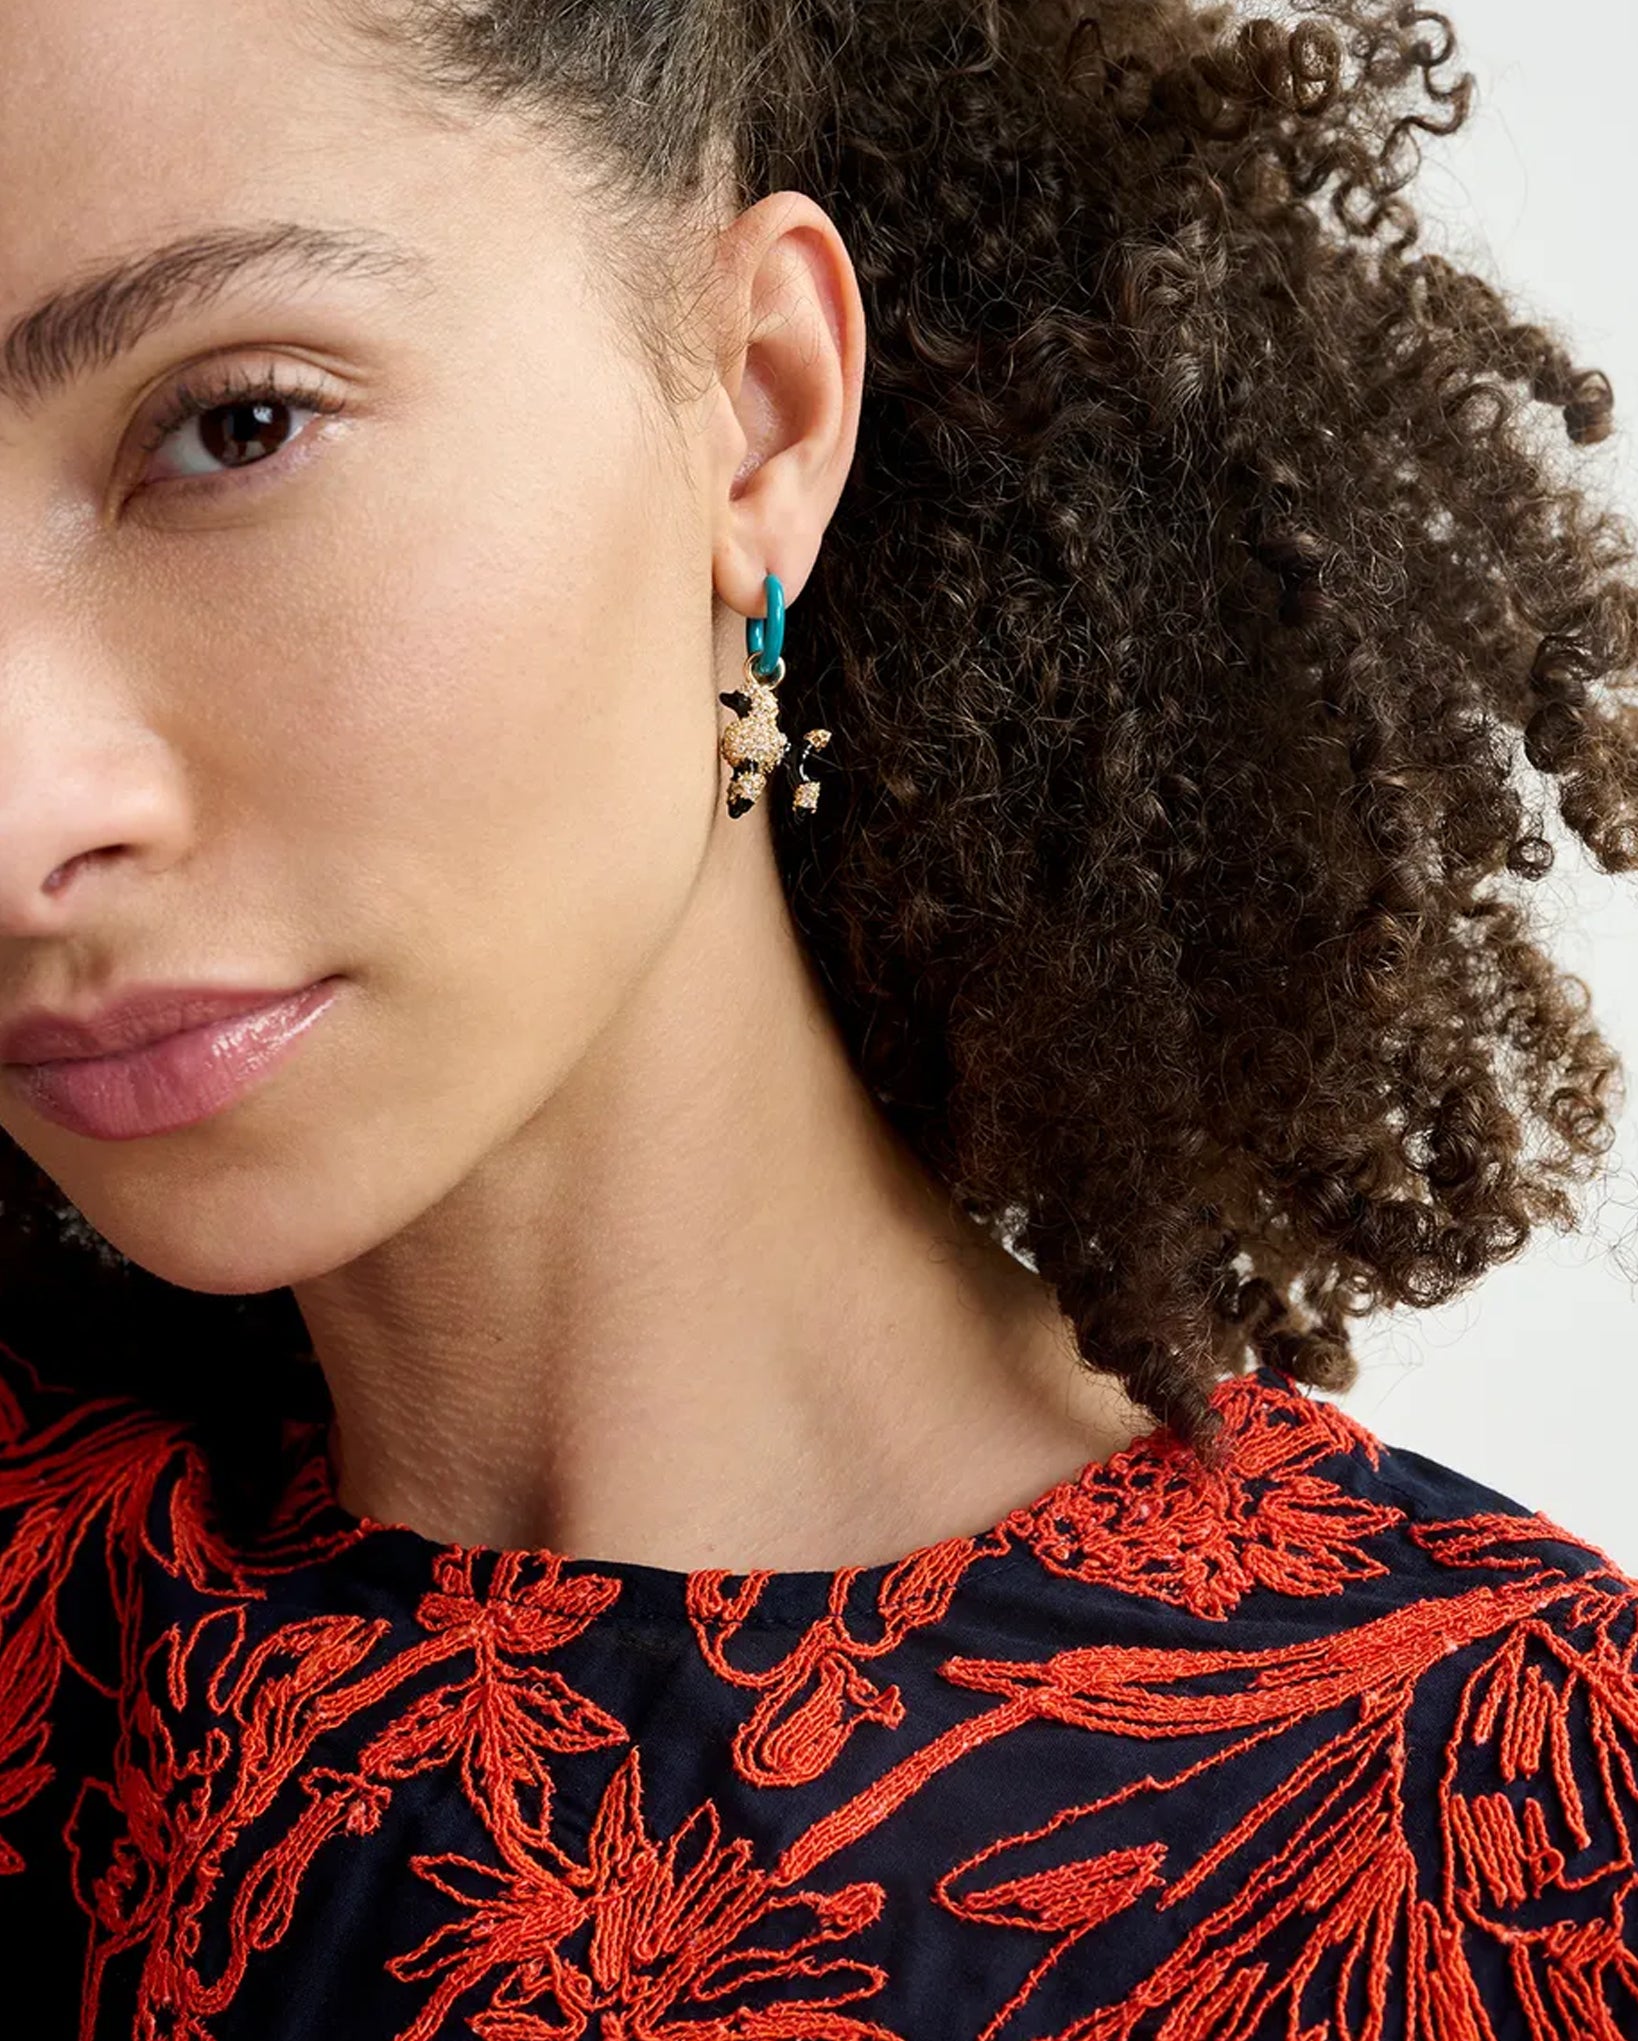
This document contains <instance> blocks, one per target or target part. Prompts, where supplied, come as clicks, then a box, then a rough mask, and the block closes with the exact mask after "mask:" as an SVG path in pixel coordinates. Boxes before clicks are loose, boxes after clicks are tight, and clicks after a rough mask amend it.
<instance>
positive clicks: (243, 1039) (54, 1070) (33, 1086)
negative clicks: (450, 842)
mask: <svg viewBox="0 0 1638 2041" xmlns="http://www.w3.org/2000/svg"><path fill="white" fill-rule="evenodd" d="M341 985H342V980H341V979H340V978H322V979H319V980H318V981H316V982H315V983H314V984H312V985H308V986H305V987H304V988H303V989H302V990H301V991H299V992H292V993H285V994H283V995H281V996H280V997H278V998H277V999H275V1000H274V1001H273V1002H272V1003H271V1004H268V1005H265V1006H261V1007H256V1008H254V1009H252V1010H251V1011H249V1012H243V1011H241V1012H239V1013H237V1014H234V1015H231V1016H228V1017H225V1018H215V1019H207V1020H204V1021H203V1023H202V1024H199V1025H193V1026H182V1027H180V1029H179V1031H174V1032H172V1033H170V1034H167V1035H165V1036H163V1038H162V1039H159V1040H154V1039H152V1037H153V1032H154V1021H153V1016H152V1011H151V1010H150V1012H149V1015H148V1018H147V1025H146V1026H140V1025H139V1026H137V1028H136V1033H137V1035H138V1038H139V1039H140V1038H141V1037H142V1036H146V1037H148V1039H147V1041H146V1045H145V1046H143V1047H140V1048H129V1049H125V1050H123V1051H121V1052H119V1053H117V1054H113V1055H86V1054H85V1053H84V1050H83V1047H80V1048H76V1046H74V1041H75V1038H74V1037H73V1036H72V1034H71V1033H70V1035H69V1036H68V1037H66V1038H65V1037H64V1036H63V1035H62V1034H59V1035H57V1036H56V1037H54V1038H51V1039H53V1040H54V1041H55V1044H56V1058H55V1059H54V1060H49V1061H36V1062H32V1063H29V1062H13V1063H8V1064H6V1065H5V1066H4V1076H5V1079H6V1082H7V1083H8V1084H10V1085H11V1086H12V1087H13V1088H14V1089H15V1090H16V1091H17V1092H19V1093H20V1095H21V1096H22V1097H23V1099H24V1100H25V1101H26V1102H27V1104H28V1105H30V1106H31V1107H32V1108H33V1110H34V1111H35V1112H37V1113H39V1114H40V1116H41V1117H42V1118H43V1119H47V1120H53V1121H55V1122H56V1123H57V1125H59V1126H62V1127H67V1128H68V1129H69V1130H70V1131H71V1132H72V1133H76V1134H86V1135H89V1136H90V1137H91V1138H92V1139H94V1140H98V1141H132V1140H136V1139H138V1138H140V1137H141V1136H143V1135H145V1134H166V1133H171V1132H174V1131H175V1130H176V1129H177V1128H179V1127H188V1126H192V1125H194V1124H195V1123H196V1122H197V1121H199V1120H204V1119H208V1118H209V1117H210V1116H211V1115H212V1114H213V1113H217V1112H220V1111H221V1110H222V1109H223V1108H224V1107H225V1106H227V1105H229V1104H231V1103H232V1102H233V1101H234V1100H235V1099H237V1098H239V1097H241V1096H242V1095H243V1094H244V1093H245V1092H246V1091H248V1090H249V1089H250V1088H251V1087H252V1086H253V1085H255V1084H256V1083H258V1082H259V1081H260V1080H261V1079H262V1078H263V1077H265V1076H267V1075H269V1074H270V1073H271V1072H272V1070H273V1069H274V1068H276V1066H277V1065H278V1064H280V1063H282V1062H283V1060H284V1059H285V1057H286V1056H287V1055H289V1054H290V1053H291V1052H292V1051H293V1050H294V1049H295V1048H296V1046H297V1045H298V1044H299V1043H300V1042H301V1040H302V1039H303V1038H304V1037H305V1036H306V1034H307V1033H308V1031H309V1030H310V1029H311V1027H312V1026H313V1024H314V1022H315V1021H317V1020H318V1019H319V1017H320V1015H322V1014H324V1013H325V1012H327V1011H328V1010H329V1008H330V1006H331V1005H332V1004H333V1002H334V1001H335V998H336V996H337V994H338V993H339V992H340V990H341ZM252 996H253V995H252ZM198 997H202V998H204V999H205V1000H207V1001H208V1000H210V999H212V998H214V1000H215V1002H216V1005H217V1007H218V1009H219V1008H220V1006H221V1005H222V1004H225V1003H227V1000H226V997H225V996H224V995H222V994H216V995H209V994H205V995H196V998H198ZM244 997H245V995H243V994H241V995H240V996H239V1001H238V1003H239V1004H240V1005H241V1007H242V1005H243V1000H244ZM195 1011H196V1012H197V1011H198V1009H197V1007H196V1009H195ZM206 1011H207V1012H208V1006H207V1008H206ZM177 1012H178V1013H179V1014H180V1015H181V1017H182V1019H184V1020H185V1019H187V1018H188V1017H189V1016H188V1015H187V1013H186V1009H185V1007H179V1008H178V1009H177ZM21 1035H22V1031H19V1036H21ZM16 1039H17V1038H14V1037H12V1036H8V1037H6V1038H5V1041H4V1043H3V1045H0V1046H3V1047H4V1048H5V1049H6V1050H8V1051H9V1052H10V1053H12V1054H13V1055H15V1054H16ZM45 1039H47V1038H46V1036H45V1034H44V1027H43V1024H42V1028H41V1030H40V1032H39V1033H37V1034H36V1036H35V1038H34V1040H33V1041H30V1042H27V1043H26V1046H27V1047H29V1048H30V1049H32V1050H33V1052H34V1053H35V1054H36V1055H38V1053H39V1050H38V1047H37V1046H36V1044H37V1043H38V1042H40V1041H42V1040H45ZM78 1039H79V1040H81V1041H83V1037H80V1038H78Z"/></svg>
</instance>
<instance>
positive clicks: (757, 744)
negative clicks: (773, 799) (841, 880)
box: [717, 574, 830, 816]
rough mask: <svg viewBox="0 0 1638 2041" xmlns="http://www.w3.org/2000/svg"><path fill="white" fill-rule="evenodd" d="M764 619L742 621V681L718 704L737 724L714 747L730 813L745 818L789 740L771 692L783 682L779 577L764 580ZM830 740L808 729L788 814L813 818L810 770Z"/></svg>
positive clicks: (814, 786)
mask: <svg viewBox="0 0 1638 2041" xmlns="http://www.w3.org/2000/svg"><path fill="white" fill-rule="evenodd" d="M762 585H763V595H764V605H765V608H766V611H767V614H766V615H765V616H760V617H747V618H746V620H745V678H744V683H743V685H742V686H740V687H737V688H735V689H733V690H732V692H731V693H727V694H719V695H718V696H717V700H718V701H719V702H721V703H722V705H723V707H724V708H727V709H732V710H733V712H734V717H735V720H734V721H733V722H732V723H730V724H729V725H728V727H727V728H726V729H725V730H724V731H723V733H722V735H721V738H720V739H719V741H718V749H719V751H720V752H721V754H722V757H723V760H724V762H725V763H726V764H728V765H730V766H732V767H733V777H732V779H731V780H730V781H729V783H728V813H729V814H730V815H734V816H739V815H748V814H749V813H750V811H751V810H752V809H753V808H754V807H755V806H756V804H757V802H758V800H759V799H760V798H761V796H762V793H763V790H764V789H765V788H766V786H767V784H768V780H769V778H770V776H771V775H772V773H773V772H774V770H775V768H776V767H777V766H779V765H781V764H782V763H784V760H785V754H786V752H787V751H788V750H789V748H790V739H789V738H788V737H787V736H786V735H785V733H784V731H783V730H781V729H780V727H779V702H778V698H777V697H776V695H775V693H774V690H775V689H776V688H777V687H778V685H779V683H780V682H781V681H782V680H783V679H784V678H785V661H784V658H783V657H782V653H783V650H784V644H785V590H784V587H783V585H782V584H781V582H780V579H779V576H778V575H777V574H769V575H766V576H765V577H764V579H763V584H762ZM829 742H830V732H829V731H828V730H807V731H804V732H803V734H802V740H801V743H800V744H799V746H798V748H797V753H796V766H795V773H796V784H795V785H794V786H793V787H792V788H791V812H792V813H793V814H796V815H811V814H812V813H813V811H814V810H815V809H816V808H817V807H818V805H819V786H818V782H817V781H816V780H815V779H814V777H813V775H812V774H811V772H810V771H809V770H808V767H809V765H810V764H811V762H812V759H813V754H814V753H815V752H816V751H823V749H824V748H825V746H826V745H827V744H828V743H829Z"/></svg>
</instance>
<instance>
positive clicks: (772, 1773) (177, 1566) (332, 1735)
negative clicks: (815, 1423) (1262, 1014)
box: [0, 1348, 1638, 2041]
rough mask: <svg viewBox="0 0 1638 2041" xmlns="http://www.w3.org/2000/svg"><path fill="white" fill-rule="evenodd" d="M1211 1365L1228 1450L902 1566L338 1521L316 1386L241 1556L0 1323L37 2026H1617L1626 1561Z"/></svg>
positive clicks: (1022, 2029)
mask: <svg viewBox="0 0 1638 2041" xmlns="http://www.w3.org/2000/svg"><path fill="white" fill-rule="evenodd" d="M1216 1400H1217V1402H1218V1406H1219V1408H1220V1409H1221V1410H1222V1412H1223V1415H1224V1418H1225V1420H1226V1423H1227V1426H1228V1433H1229V1438H1230V1442H1231V1449H1232V1450H1231V1454H1230V1459H1229V1464H1228V1466H1227V1467H1226V1468H1225V1469H1224V1471H1222V1472H1221V1473H1219V1474H1215V1475H1213V1474H1208V1473H1206V1472H1205V1471H1204V1470H1201V1469H1199V1468H1198V1467H1196V1466H1194V1464H1193V1463H1192V1462H1191V1461H1189V1459H1188V1458H1187V1456H1186V1455H1184V1454H1183V1453H1182V1452H1181V1450H1180V1449H1179V1448H1178V1447H1177V1446H1176V1443H1175V1441H1172V1440H1170V1439H1169V1438H1168V1437H1167V1435H1165V1434H1164V1433H1158V1434H1156V1435H1154V1436H1153V1437H1151V1438H1149V1439H1146V1440H1142V1441H1139V1442H1138V1443H1137V1444H1136V1445H1135V1446H1133V1447H1131V1448H1129V1449H1128V1450H1127V1451H1126V1452H1124V1453H1122V1454H1121V1455H1119V1456H1117V1458H1116V1459H1114V1460H1112V1461H1111V1462H1109V1463H1107V1464H1105V1465H1103V1466H1095V1467H1090V1468H1088V1469H1086V1470H1084V1471H1083V1473H1082V1474H1081V1475H1080V1476H1079V1477H1077V1478H1076V1479H1074V1480H1072V1481H1068V1482H1065V1483H1062V1484H1060V1485H1059V1486H1058V1487H1057V1488H1055V1489H1054V1490H1053V1491H1052V1492H1051V1493H1050V1494H1049V1495H1047V1496H1044V1497H1042V1498H1041V1499H1040V1500H1039V1501H1038V1502H1037V1503H1035V1504H1033V1505H1031V1506H1029V1507H1027V1508H1023V1509H1019V1510H1015V1511H1013V1512H1012V1513H1011V1514H1010V1515H1009V1516H1008V1517H1007V1518H1006V1519H1005V1520H1004V1521H1003V1522H1002V1523H1001V1524H1000V1525H998V1526H996V1527H995V1528H994V1529H993V1530H991V1531H989V1532H985V1533H982V1534H979V1535H975V1536H972V1537H958V1538H951V1539H947V1540H944V1541H942V1542H940V1543H938V1544H935V1545H933V1546H930V1547H928V1548H926V1549H925V1550H924V1551H921V1552H918V1553H914V1554H912V1555H910V1557H909V1558H907V1559H906V1560H904V1561H902V1562H900V1563H899V1564H897V1565H895V1566H891V1567H877V1568H868V1567H867V1568H843V1569H841V1570H839V1571H838V1572H837V1573H836V1574H834V1575H829V1576H823V1575H818V1574H813V1575H784V1576H781V1575H779V1574H771V1573H765V1572H759V1573H752V1574H749V1575H746V1576H743V1577H740V1576H733V1575H729V1574H725V1573H722V1572H703V1571H702V1572H700V1573H696V1574H691V1575H667V1574H663V1573H658V1572H656V1571H655V1570H652V1569H641V1568H626V1567H622V1566H619V1565H614V1564H607V1565H597V1564H595V1563H591V1562H580V1561H573V1560H566V1559H564V1558H563V1557H562V1556H561V1555H556V1554H552V1553H548V1552H535V1553H495V1552H487V1551H483V1550H469V1549H462V1548H457V1547H438V1546H435V1545H432V1544H431V1543H430V1542H429V1541H426V1540H423V1539H419V1538H417V1537H416V1535H415V1534H414V1533H413V1532H407V1531H401V1530H396V1529H393V1528H391V1527H386V1526H371V1525H360V1524H358V1523H357V1522H356V1520H351V1521H350V1520H348V1519H347V1518H346V1516H345V1513H344V1512H341V1511H340V1510H339V1508H338V1506H337V1504H336V1503H335V1499H334V1496H333V1492H332V1491H331V1489H330V1487H329V1484H328V1480H327V1478H326V1474H325V1471H324V1468H323V1466H322V1464H321V1463H322V1453H321V1448H320V1444H319V1440H318V1436H317V1434H316V1432H315V1433H314V1434H312V1435H310V1436H309V1435H305V1434H303V1433H302V1432H301V1431H300V1429H299V1428H295V1429H293V1431H292V1433H291V1436H292V1438H293V1440H294V1441H295V1443H296V1445H297V1447H298V1449H299V1451H298V1458H297V1460H296V1463H295V1465H294V1470H293V1475H292V1479H291V1482H290V1485H289V1488H288V1490H287V1492H286V1494H285V1496H284V1497H283V1499H282V1502H281V1505H280V1508H279V1511H278V1512H277V1515H276V1517H275V1518H274V1520H273V1521H272V1522H270V1523H269V1524H267V1525H266V1526H265V1530H264V1533H263V1534H260V1535H258V1536H256V1537H255V1538H254V1539H253V1540H250V1541H248V1542H246V1543H244V1544H243V1545H241V1546H238V1547H234V1546H232V1545H230V1543H229V1542H228V1541H227V1540H226V1539H225V1538H224V1537H223V1535H222V1533H221V1531H220V1529H219V1527H218V1523H217V1519H216V1517H215V1514H214V1513H213V1507H212V1489H211V1481H210V1470H209V1468H208V1467H207V1465H206V1463H205V1461H204V1459H203V1457H202V1455H201V1453H200V1452H199V1449H198V1448H197V1446H196V1445H195V1444H194V1442H193V1441H192V1440H191V1439H190V1437H189V1436H188V1435H187V1433H186V1432H185V1430H184V1429H183V1428H181V1427H178V1426H175V1425H172V1424H168V1423H166V1422H163V1421H161V1420H160V1419H159V1418H157V1417H156V1416H154V1415H152V1414H151V1413H145V1412H143V1411H141V1410H140V1409H138V1408H136V1407H135V1406H133V1405H131V1404H129V1403H126V1402H122V1401H115V1400H111V1399H110V1400H104V1401H102V1402H100V1403H97V1404H87V1405H84V1406H81V1407H74V1406H73V1405H71V1404H70V1403H69V1402H68V1401H67V1400H66V1399H64V1398H62V1397H59V1396H56V1395H55V1394H54V1393H52V1392H50V1391H49V1390H47V1389H46V1388H44V1387H43V1386H42V1385H40V1384H38V1383H35V1382H34V1381H33V1380H32V1378H31V1375H30V1371H29V1370H27V1369H26V1368H25V1367H24V1366H23V1365H22V1364H21V1363H20V1362H18V1361H17V1359H16V1357H15V1356H11V1355H8V1354H6V1352H5V1350H4V1349H3V1348H0V1957H4V1958H9V1970H10V1975H11V1976H12V1977H13V1978H17V1977H20V1976H22V1975H23V1974H24V1973H25V1969H26V1973H27V1975H28V1976H29V1977H30V1978H31V1979H39V1980H41V1982H42V1984H43V1990H42V1991H41V1993H40V1994H39V1996H40V1999H41V2001H42V2002H48V2003H49V2006H50V2008H51V2011H50V2014H49V2016H48V2018H47V2020H45V2021H42V2020H40V2019H36V2020H35V2021H34V2023H33V2024H32V2025H31V2027H30V2030H29V2031H30V2041H53V2037H55V2036H57V2035H61V2036H65V2037H73V2041H105V2037H109V2036H114V2035H118V2036H121V2037H124V2036H128V2035H136V2036H140V2037H143V2041H236V2037H240V2036H250V2035H256V2036H264V2035H266V2036H275V2035H276V2036H278V2037H281V2041H284V2037H291V2041H294V2037H298V2036H299V2037H302V2041H307V2037H317V2036H320V2035H322V2036H325V2037H326V2041H328V2037H330V2036H338V2035H342V2034H345V2035H346V2036H347V2037H348V2041H442V2037H444V2036H452V2035H455V2034H461V2033H470V2034H476V2035H480V2036H483V2037H485V2041H731V2037H732V2041H1264V2037H1274V2036H1278V2037H1281V2041H1390V2037H1392V2041H1400V2037H1404V2041H1508V2037H1512V2036H1519V2037H1527V2041H1618V2037H1620V2036H1622V2035H1624V2034H1638V1926H1635V1915H1634V1907H1635V1898H1634V1884H1635V1879H1638V1859H1635V1854H1634V1839H1635V1837H1638V1667H1635V1653H1638V1587H1635V1586H1634V1584H1633V1583H1632V1582H1631V1581H1629V1580H1627V1579H1626V1578H1624V1577H1623V1576H1622V1575H1621V1574H1620V1573H1619V1572H1618V1571H1617V1570H1616V1569H1615V1568H1614V1567H1613V1566H1612V1565H1611V1564H1610V1563H1609V1561H1608V1560H1607V1559H1606V1558H1605V1557H1604V1555H1602V1554H1600V1553H1597V1552H1596V1551H1594V1550H1593V1549H1592V1548H1590V1547H1588V1546H1586V1545H1585V1544H1584V1543H1582V1542H1580V1541H1577V1540H1575V1539H1573V1538H1571V1537H1569V1536H1568V1535H1567V1534H1566V1533H1565V1532H1564V1531H1562V1530H1561V1529H1559V1528H1558V1527H1557V1526H1555V1525H1553V1524H1551V1523H1550V1522H1548V1521H1547V1520H1546V1519H1545V1518H1543V1517H1541V1516H1539V1515H1533V1514H1530V1513H1528V1512H1525V1511H1524V1510H1522V1509H1520V1508H1519V1507H1517V1506H1516V1505H1515V1506H1508V1505H1507V1503H1506V1499H1505V1498H1498V1497H1494V1496H1492V1495H1491V1494H1490V1492H1489V1491H1486V1490H1480V1489H1477V1488H1475V1487H1474V1486H1473V1485H1472V1484H1469V1483H1466V1482H1464V1481H1463V1479H1462V1477H1461V1476H1459V1475H1455V1474H1451V1473H1449V1471H1448V1470H1434V1472H1435V1475H1436V1476H1437V1480H1436V1482H1435V1486H1434V1487H1433V1488H1432V1489H1430V1488H1429V1487H1428V1486H1427V1483H1428V1481H1429V1479H1430V1477H1429V1475H1428V1472H1427V1470H1428V1468H1429V1466H1430V1465H1431V1463H1426V1462H1423V1463H1420V1467H1419V1471H1416V1472H1415V1473H1414V1474H1413V1473H1411V1472H1404V1474H1403V1478H1401V1471H1402V1469H1401V1463H1398V1462H1396V1460H1395V1458H1394V1455H1393V1454H1392V1451H1391V1449H1389V1448H1386V1447H1384V1446H1383V1445H1382V1443H1381V1442H1380V1441H1379V1440H1377V1439H1376V1438H1374V1437H1373V1435H1372V1434H1370V1433H1369V1432H1367V1431H1366V1430H1365V1429H1364V1428H1363V1427H1361V1426H1360V1425H1358V1424H1357V1423H1356V1422H1355V1421H1354V1420H1353V1419H1351V1418H1349V1417H1348V1416H1347V1415H1346V1414H1345V1413H1343V1412H1341V1411H1339V1410H1338V1409H1336V1408H1335V1407H1334V1406H1331V1405H1327V1404H1324V1403H1322V1402H1319V1401H1315V1400H1311V1399H1309V1398H1307V1397H1305V1396H1303V1395H1302V1394H1300V1393H1298V1392H1297V1391H1296V1390H1295V1389H1294V1388H1292V1387H1291V1386H1290V1385H1289V1384H1288V1383H1286V1382H1285V1381H1284V1379H1283V1378H1281V1377H1278V1376H1275V1375H1274V1374H1272V1373H1271V1372H1269V1371H1261V1372H1259V1374H1258V1375H1256V1376H1254V1377H1248V1378H1244V1379H1239V1380H1233V1381H1229V1382H1225V1383H1223V1384H1222V1385H1221V1387H1220V1388H1219V1390H1218V1392H1217V1399H1216ZM1418 1484H1421V1485H1420V1486H1418ZM1430 1495H1431V1496H1432V1497H1433V1498H1434V1505H1433V1506H1430V1504H1429V1497H1430ZM1449 1505H1455V1506H1454V1507H1449ZM14 1897H15V1898H20V1899H22V1900H24V1901H26V1905H25V1906H23V1907H22V1908H21V1909H19V1908H17V1907H15V1906H14V1905H13V1898H14ZM25 1918H26V1920H27V1921H28V1922H30V1923H31V1924H32V1925H31V1926H30V1927H29V1928H28V1929H27V1930H25V1929H24V1928H22V1927H20V1926H19V1927H18V1928H17V1929H16V1930H15V1934H14V1939H13V1940H12V1941H10V1942H8V1940H7V1936H8V1934H12V1933H13V1930H12V1928H11V1927H10V1925H9V1924H10V1923H13V1922H21V1921H23V1920H24V1919H25ZM52 2021H54V2022H55V2024H51V2022H52Z"/></svg>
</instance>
